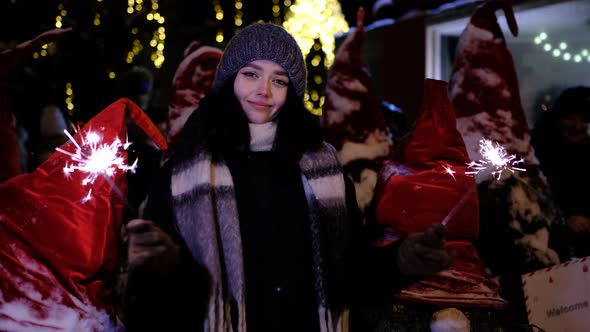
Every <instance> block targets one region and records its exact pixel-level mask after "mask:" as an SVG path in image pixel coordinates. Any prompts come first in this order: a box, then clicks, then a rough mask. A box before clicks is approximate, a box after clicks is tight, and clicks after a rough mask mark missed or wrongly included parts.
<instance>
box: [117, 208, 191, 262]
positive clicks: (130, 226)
mask: <svg viewBox="0 0 590 332" xmlns="http://www.w3.org/2000/svg"><path fill="white" fill-rule="evenodd" d="M126 231H127V236H128V247H127V260H128V264H129V268H130V269H131V270H135V269H146V270H149V271H153V272H159V273H169V272H173V271H174V270H175V269H176V268H177V266H178V262H179V258H180V246H179V245H177V244H176V243H174V241H173V240H172V239H171V238H170V236H169V235H168V234H166V233H165V232H164V231H163V230H161V229H160V228H159V227H157V226H156V225H154V224H153V223H152V222H151V221H149V220H144V219H133V220H131V221H129V222H128V223H127V225H126Z"/></svg>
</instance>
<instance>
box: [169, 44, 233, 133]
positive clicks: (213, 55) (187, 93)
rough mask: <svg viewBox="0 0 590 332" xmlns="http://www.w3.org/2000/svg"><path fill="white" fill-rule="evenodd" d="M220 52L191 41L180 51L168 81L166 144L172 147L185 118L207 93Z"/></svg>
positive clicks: (214, 48)
mask: <svg viewBox="0 0 590 332" xmlns="http://www.w3.org/2000/svg"><path fill="white" fill-rule="evenodd" d="M221 54H222V52H221V50H220V49H218V48H216V47H211V46H206V45H202V44H200V43H199V42H197V41H193V42H191V43H190V44H189V46H187V48H186V50H185V52H184V59H183V60H182V62H181V63H180V65H178V68H177V69H176V73H175V74H174V78H173V79H172V98H171V101H170V105H169V106H168V129H167V139H168V143H171V144H173V143H174V142H175V141H176V140H177V138H178V135H179V134H180V132H181V131H182V128H183V127H184V124H185V123H186V120H187V119H188V117H189V116H190V115H191V114H192V112H193V111H194V110H195V109H197V107H198V106H199V102H200V101H201V99H202V98H203V97H204V96H205V95H206V94H207V93H208V92H209V91H210V90H211V85H212V83H213V78H214V75H215V71H216V68H217V65H218V64H219V59H220V58H221Z"/></svg>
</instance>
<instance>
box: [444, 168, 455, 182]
mask: <svg viewBox="0 0 590 332" xmlns="http://www.w3.org/2000/svg"><path fill="white" fill-rule="evenodd" d="M441 166H442V168H444V169H445V173H446V174H449V175H450V176H452V177H453V179H455V173H457V172H456V171H454V170H453V169H452V168H451V166H449V165H441ZM455 180H457V179H455Z"/></svg>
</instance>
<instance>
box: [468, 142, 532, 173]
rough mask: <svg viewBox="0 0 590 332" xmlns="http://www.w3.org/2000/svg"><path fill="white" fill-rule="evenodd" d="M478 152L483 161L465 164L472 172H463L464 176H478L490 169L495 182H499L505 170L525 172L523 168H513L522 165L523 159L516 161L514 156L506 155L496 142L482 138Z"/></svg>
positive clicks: (504, 150)
mask: <svg viewBox="0 0 590 332" xmlns="http://www.w3.org/2000/svg"><path fill="white" fill-rule="evenodd" d="M479 152H480V153H481V155H482V156H483V158H484V159H481V160H478V161H471V162H470V163H469V164H467V165H468V166H469V167H471V168H472V169H474V171H471V172H465V174H478V173H479V172H481V171H484V170H487V169H491V170H492V175H493V176H497V180H500V178H501V177H502V172H503V171H505V170H506V171H509V172H511V173H514V172H515V171H522V172H524V171H526V169H524V168H519V167H515V166H514V165H516V164H520V163H524V159H522V158H521V159H518V160H516V155H508V153H507V152H506V149H504V147H502V146H501V145H500V144H498V143H496V142H492V141H490V140H487V139H485V138H482V139H481V140H480V141H479Z"/></svg>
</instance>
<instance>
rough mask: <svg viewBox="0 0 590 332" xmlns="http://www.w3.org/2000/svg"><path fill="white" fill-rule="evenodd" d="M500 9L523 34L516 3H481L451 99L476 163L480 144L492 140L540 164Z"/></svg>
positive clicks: (461, 51) (460, 55)
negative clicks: (498, 12) (512, 4)
mask: <svg viewBox="0 0 590 332" xmlns="http://www.w3.org/2000/svg"><path fill="white" fill-rule="evenodd" d="M500 8H503V9H504V11H505V14H506V19H507V20H508V25H509V27H510V30H511V31H512V33H513V34H514V35H517V33H518V26H517V24H516V21H515V18H514V13H513V11H512V7H511V4H510V1H508V0H505V1H504V0H488V1H487V2H485V3H483V4H482V5H480V6H479V7H478V8H477V9H476V11H475V12H474V14H473V16H472V18H471V20H470V22H469V24H468V25H467V27H466V28H465V30H464V31H463V33H462V34H461V37H460V39H459V44H458V46H457V56H456V59H455V63H454V66H453V73H452V76H451V80H450V83H449V93H450V98H451V100H452V102H453V105H454V107H455V110H456V114H457V127H458V129H459V131H460V132H461V134H462V135H463V139H464V140H465V145H466V147H467V151H468V153H469V156H470V157H471V159H473V160H479V159H481V154H480V153H479V149H480V148H479V141H480V140H481V139H482V138H486V139H489V140H492V141H495V142H498V143H499V144H500V145H502V146H503V147H504V148H505V149H506V151H507V152H508V153H509V154H519V155H522V156H523V157H524V158H525V161H526V162H527V164H530V163H536V159H535V157H534V154H533V152H532V148H531V145H530V136H529V126H528V124H527V121H526V117H525V113H524V110H523V108H522V104H521V100H520V90H519V87H518V77H517V75H516V70H515V67H514V62H513V60H512V55H511V54H510V51H509V49H508V47H507V46H506V40H505V38H504V34H503V33H502V30H501V28H500V26H499V24H498V22H497V18H496V14H495V11H496V10H498V9H500Z"/></svg>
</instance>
